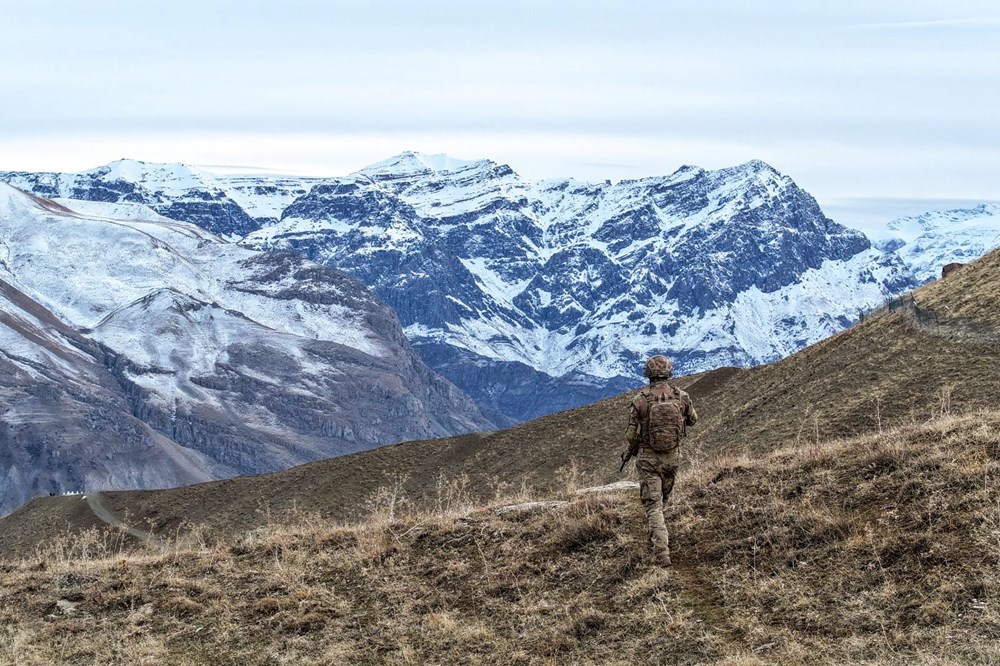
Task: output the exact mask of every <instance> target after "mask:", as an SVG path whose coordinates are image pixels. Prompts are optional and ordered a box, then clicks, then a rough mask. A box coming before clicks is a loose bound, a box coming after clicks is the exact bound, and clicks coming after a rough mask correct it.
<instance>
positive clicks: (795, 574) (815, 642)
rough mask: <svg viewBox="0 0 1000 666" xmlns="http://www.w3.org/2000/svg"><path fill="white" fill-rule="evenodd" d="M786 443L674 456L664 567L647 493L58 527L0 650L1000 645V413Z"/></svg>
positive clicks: (24, 585)
mask: <svg viewBox="0 0 1000 666" xmlns="http://www.w3.org/2000/svg"><path fill="white" fill-rule="evenodd" d="M793 444H794V443H790V446H789V447H788V448H780V449H778V450H776V451H774V452H772V453H767V454H759V455H742V456H728V457H717V458H713V459H704V460H702V461H700V462H698V463H697V464H694V465H692V466H691V467H690V468H689V469H688V470H687V471H686V473H685V474H684V475H683V477H682V479H681V481H680V484H679V488H678V491H677V494H676V496H675V498H674V501H673V504H672V517H671V523H672V526H673V543H674V545H675V558H674V559H675V567H674V568H673V569H671V570H668V571H664V570H661V569H658V568H656V567H655V566H653V565H652V563H651V560H650V557H649V555H648V554H647V553H646V551H645V544H644V533H643V524H642V511H641V508H640V506H639V503H638V498H637V497H636V496H635V495H636V493H614V494H604V495H586V496H572V495H570V494H567V495H565V496H566V497H571V496H572V500H571V501H570V502H569V503H567V504H564V505H562V506H559V507H555V508H547V509H542V510H537V511H521V512H512V513H507V514H503V515H498V514H496V513H494V512H493V511H490V510H477V511H472V512H470V511H469V509H470V507H471V506H473V505H474V504H475V502H474V501H473V500H472V499H471V496H470V495H469V494H468V492H467V491H466V489H463V482H462V481H461V480H460V481H457V482H450V481H446V480H442V483H441V490H440V496H439V497H440V500H439V501H440V505H439V507H438V509H436V510H433V511H427V510H420V509H417V508H416V507H415V506H414V505H413V504H411V503H409V502H408V501H407V500H406V498H405V496H404V494H403V491H402V487H403V486H404V485H405V480H403V479H397V482H396V484H395V485H394V486H393V485H391V484H390V485H389V486H387V487H388V488H390V489H391V488H395V490H394V491H391V492H390V491H386V492H383V493H381V494H377V495H375V496H373V497H372V506H371V510H372V514H371V517H370V518H369V519H368V520H366V521H364V522H362V523H358V524H354V525H332V524H330V523H329V522H328V521H327V520H325V519H322V518H321V517H318V516H316V515H315V514H308V513H300V514H299V515H298V516H297V518H296V519H295V520H294V521H290V522H287V523H283V524H277V523H275V524H271V525H269V526H267V527H265V528H261V529H256V530H254V531H252V532H249V533H246V534H243V535H241V536H239V537H238V538H232V539H228V540H226V541H224V542H220V543H217V544H209V543H207V542H200V543H198V542H194V541H189V542H187V543H184V544H178V545H177V546H176V547H175V548H174V549H173V550H172V551H170V552H168V553H153V552H148V551H145V550H142V549H137V550H131V551H125V552H121V551H120V550H119V548H120V547H121V545H122V544H120V543H116V542H106V541H101V540H100V539H99V538H97V536H96V535H95V534H89V533H88V535H85V536H83V537H73V538H71V539H68V541H67V540H65V539H64V540H62V541H61V542H59V543H55V544H52V546H51V547H50V548H49V549H47V550H46V551H44V552H39V553H36V554H35V555H34V556H32V557H28V558H24V559H22V560H18V561H8V562H5V563H3V564H0V580H2V587H0V636H2V638H3V640H2V641H0V662H2V663H18V664H50V663H70V664H94V663H100V664H141V663H156V664H190V663H211V664H329V663H359V664H368V663H371V664H376V663H403V664H408V663H412V664H425V663H438V664H451V663H490V664H564V663H573V664H625V663H629V664H631V663H634V662H635V660H636V659H642V660H644V661H647V662H650V663H666V662H671V663H722V664H733V665H748V664H772V663H781V664H817V663H819V664H824V663H828V664H839V663H898V664H909V663H925V664H950V663H983V664H986V663H997V662H998V661H1000V601H997V599H1000V596H998V593H1000V588H998V574H997V571H998V569H997V565H998V558H1000V494H998V493H997V490H996V482H995V479H996V478H998V475H1000V413H997V412H984V413H981V414H975V415H965V416H958V417H956V416H952V417H941V418H936V419H934V420H932V421H929V422H923V423H918V424H914V425H910V426H906V427H903V428H899V429H890V428H885V429H883V432H882V434H878V433H874V434H871V435H866V436H862V437H856V438H852V439H835V440H820V441H819V442H815V441H812V442H800V443H799V444H798V445H797V446H795V445H793ZM563 476H564V480H567V483H566V484H565V485H566V486H567V488H566V490H567V491H569V490H570V489H571V486H573V485H574V483H573V482H572V479H573V478H574V472H573V470H572V469H571V468H568V469H567V471H566V473H565V474H564V475H563ZM524 499H525V496H524V495H523V494H521V493H518V494H516V496H514V497H512V498H511V499H510V501H511V502H519V501H522V500H524ZM496 501H501V498H497V500H496ZM60 600H65V601H68V602H71V604H76V607H75V611H73V612H70V613H69V614H67V613H65V612H64V611H62V610H60V609H59V608H58V607H57V602H59V601H60Z"/></svg>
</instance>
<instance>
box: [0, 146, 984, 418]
mask: <svg viewBox="0 0 1000 666" xmlns="http://www.w3.org/2000/svg"><path fill="white" fill-rule="evenodd" d="M140 164H143V163H140ZM137 168H138V167H135V166H134V165H129V166H128V168H127V169H126V168H125V165H119V169H120V170H121V171H123V172H124V171H127V170H128V169H132V170H135V169H137ZM142 169H145V172H146V173H154V172H156V167H155V165H148V164H147V165H145V166H143V167H142ZM171 169H174V170H176V167H174V166H171V167H170V168H169V169H167V171H169V170H171ZM85 173H91V176H86V177H84V176H83V175H81V174H77V175H72V174H62V175H60V174H34V175H32V174H23V173H21V174H17V173H6V174H0V180H10V181H14V182H20V183H22V184H23V185H25V186H28V187H32V186H33V187H35V188H36V189H39V190H41V191H42V193H52V192H57V191H58V192H68V193H73V194H74V195H80V194H83V195H87V194H88V193H89V195H90V196H92V197H93V198H102V197H103V198H114V197H115V196H117V197H118V198H119V199H136V200H143V201H146V202H147V203H146V205H152V206H153V207H154V208H155V209H156V210H158V211H159V212H160V213H161V214H165V215H173V216H178V217H181V218H183V219H186V220H188V221H191V222H194V223H196V224H201V225H203V226H207V228H210V229H214V230H215V231H217V232H219V233H222V234H224V235H226V236H227V238H230V239H234V240H240V241H241V242H242V243H243V244H244V245H247V246H250V247H255V248H260V249H282V250H288V251H293V252H296V253H299V254H301V255H303V256H305V257H307V258H309V259H311V260H314V261H318V262H319V263H325V264H330V265H333V266H336V267H338V268H341V269H344V270H346V271H348V272H349V273H351V274H353V275H354V276H355V277H358V278H359V279H361V281H362V282H364V283H365V284H366V285H367V286H369V287H370V288H372V289H373V290H374V291H375V292H376V293H377V294H378V295H379V296H380V297H381V298H382V299H383V300H384V301H386V302H387V303H388V304H389V305H390V306H391V307H392V308H393V309H394V310H395V311H396V313H397V315H398V316H399V318H400V319H401V321H402V323H403V325H404V330H405V333H406V335H407V337H408V339H409V340H410V342H411V343H412V344H413V346H414V349H415V350H416V351H417V353H418V354H420V355H421V357H422V358H423V359H424V361H425V362H427V363H428V364H430V365H431V366H432V367H433V368H434V369H436V370H437V371H439V372H441V373H442V374H444V376H446V377H447V378H448V379H449V380H451V381H453V382H454V383H456V385H458V386H459V387H460V388H462V389H463V390H464V391H466V392H467V393H468V394H469V395H471V396H473V398H474V399H475V400H476V401H477V403H478V404H479V405H480V406H481V407H482V408H483V409H485V410H487V411H488V412H489V413H490V414H491V415H492V416H491V419H492V420H493V422H494V423H497V424H501V425H502V424H510V423H514V422H518V421H523V420H526V419H530V418H533V417H535V416H538V415H540V414H542V413H544V410H545V407H544V406H543V404H542V402H543V401H540V400H538V399H537V398H536V397H535V396H537V395H552V394H555V395H557V396H558V397H557V398H555V399H553V400H551V401H550V403H551V404H555V405H559V406H573V405H578V404H583V403H586V402H589V401H591V400H593V399H597V398H599V397H602V396H606V395H611V394H614V393H615V392H618V391H620V390H623V389H624V388H626V387H627V386H630V385H634V379H633V378H634V376H635V369H636V368H637V367H638V366H640V365H641V363H642V360H643V358H644V357H646V356H648V355H649V354H652V353H660V352H669V353H670V354H672V355H673V356H674V357H676V358H677V364H678V368H679V369H680V370H682V371H685V372H697V371H701V370H707V369H710V368H712V367H717V366H720V365H741V366H752V365H755V364H759V363H764V362H769V361H773V360H775V359H777V358H781V357H783V356H785V355H787V354H789V353H791V352H793V351H795V350H796V349H800V348H802V347H803V346H804V345H807V344H809V343H811V342H815V341H816V340H819V339H822V338H823V337H826V336H828V335H830V334H832V333H834V332H836V331H838V330H841V329H843V328H844V327H845V326H847V325H849V324H850V323H851V322H853V321H855V320H856V319H857V318H858V317H859V315H860V314H861V313H862V312H866V311H868V310H870V309H872V308H874V307H877V306H878V305H880V304H882V303H884V302H885V301H886V300H888V299H890V298H892V297H894V296H897V295H899V294H900V293H903V292H905V291H906V290H908V289H910V288H912V287H914V286H916V285H917V284H920V283H921V282H923V281H926V279H927V278H928V277H929V276H930V275H931V274H932V273H934V272H935V271H937V270H939V269H940V266H937V264H938V263H939V262H940V261H941V260H943V259H945V258H948V257H951V256H954V253H952V254H950V255H949V254H947V252H949V251H950V250H949V249H948V248H949V247H951V246H950V245H949V243H950V241H949V240H948V238H947V234H946V233H945V232H942V233H941V234H939V238H938V245H937V246H936V247H937V248H938V249H935V248H934V247H930V246H929V244H927V243H910V244H909V245H908V246H907V245H906V244H905V243H903V242H902V241H899V243H900V244H897V245H896V246H895V247H891V246H886V245H885V244H882V243H880V244H879V246H878V247H876V246H873V245H872V244H871V242H870V241H869V240H868V239H867V238H866V237H865V236H864V235H863V234H861V233H860V232H857V231H855V230H850V229H847V228H846V227H843V226H840V225H837V224H836V223H835V222H833V221H832V220H830V219H829V218H827V217H826V216H825V215H824V214H823V212H822V210H821V209H820V208H819V206H818V204H817V203H816V201H815V199H814V198H813V197H812V196H811V195H809V194H808V193H807V192H805V191H803V190H801V189H800V188H798V186H797V185H795V183H794V181H793V180H792V179H791V178H789V177H788V176H785V175H783V174H781V173H780V172H779V171H777V170H776V169H774V168H773V167H772V166H770V165H768V164H766V163H764V162H762V161H760V160H750V161H748V162H745V163H743V164H741V165H736V166H733V167H729V168H725V169H719V170H716V171H707V170H705V169H702V168H700V167H695V166H691V165H685V166H682V167H681V168H679V169H677V170H676V171H675V172H674V173H672V174H670V175H668V176H651V177H647V178H641V179H631V180H623V181H619V182H617V183H614V184H611V183H609V182H608V183H585V182H581V181H576V180H573V179H549V180H546V181H539V182H532V181H527V180H525V179H522V178H521V177H520V176H519V175H518V174H517V173H516V172H514V170H513V169H511V168H510V167H509V166H507V165H503V164H499V163H497V162H493V161H491V160H488V159H482V160H471V161H467V160H454V159H452V158H448V157H447V156H440V155H425V154H421V153H415V152H412V151H409V152H406V153H402V154H400V155H397V156H395V157H391V158H389V159H387V160H383V161H382V162H379V163H376V164H374V165H370V166H369V167H365V168H362V169H360V170H358V171H357V172H355V173H353V174H350V175H348V176H342V177H335V178H312V179H310V178H285V177H282V178H275V177H260V176H247V175H240V176H216V175H209V174H204V177H205V178H209V179H210V181H211V185H210V186H209V187H207V188H206V189H197V188H195V189H190V190H184V193H183V195H178V197H179V198H171V197H168V196H166V195H165V194H164V192H166V191H169V190H170V188H169V187H159V188H158V187H153V188H151V189H150V188H146V189H143V188H142V187H138V186H136V185H135V184H133V183H129V182H127V181H120V182H119V181H112V182H105V181H104V180H102V178H104V177H105V176H103V175H101V174H102V173H103V172H101V169H97V170H92V171H91V172H85ZM95 174H96V175H95ZM88 178H89V179H90V180H88ZM144 178H145V180H144V182H146V183H147V184H148V183H151V182H153V180H155V179H153V180H150V178H148V177H145V176H144ZM181 184H184V183H181ZM178 187H179V186H178ZM180 189H181V190H183V188H180ZM115 193H117V194H115ZM234 207H235V208H234ZM236 209H239V212H237V211H236ZM208 218H211V219H208ZM974 235H975V234H974ZM973 245H974V246H975V247H974V248H973V247H972V246H973ZM987 245H989V243H988V242H986V241H984V240H983V239H982V236H981V235H979V236H976V238H974V239H972V240H970V242H969V244H968V248H967V252H965V255H968V256H971V255H972V254H974V252H975V250H976V249H981V250H983V251H985V250H986V249H989V248H988V247H986V246H987ZM980 254H981V252H980ZM946 255H947V256H946ZM965 255H963V256H965ZM977 256H978V255H977ZM496 376H501V377H505V378H507V380H508V381H507V382H506V383H507V386H500V385H498V384H497V382H495V381H492V379H491V378H493V377H496ZM517 387H520V388H517ZM540 410H541V411H540Z"/></svg>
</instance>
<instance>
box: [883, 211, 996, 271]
mask: <svg viewBox="0 0 1000 666" xmlns="http://www.w3.org/2000/svg"><path fill="white" fill-rule="evenodd" d="M884 235H887V236H889V239H888V240H886V241H883V242H882V243H880V245H881V246H882V247H883V248H885V249H887V250H894V251H895V252H896V253H897V254H898V255H899V257H900V258H901V259H902V260H903V262H905V263H906V264H907V266H909V267H910V268H911V270H912V271H913V273H914V275H915V276H916V278H917V279H918V280H919V281H920V282H927V281H929V280H933V279H934V278H937V277H938V276H940V275H941V269H942V268H943V267H944V266H946V265H948V264H950V263H954V262H959V263H967V262H969V261H973V260H975V259H978V258H979V257H981V256H983V255H984V254H986V253H987V252H989V251H990V250H993V249H995V248H997V247H1000V205H998V204H980V205H979V206H976V207H975V208H966V209H958V210H946V211H930V212H927V213H923V214H922V215H916V216H912V217H902V218H899V219H896V220H893V221H892V222H890V223H889V225H888V232H887V233H886V234H884Z"/></svg>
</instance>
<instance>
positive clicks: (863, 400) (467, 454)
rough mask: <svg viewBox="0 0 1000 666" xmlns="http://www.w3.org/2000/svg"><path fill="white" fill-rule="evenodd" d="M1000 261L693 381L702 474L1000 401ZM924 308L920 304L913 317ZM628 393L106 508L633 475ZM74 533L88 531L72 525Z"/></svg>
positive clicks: (175, 519)
mask: <svg viewBox="0 0 1000 666" xmlns="http://www.w3.org/2000/svg"><path fill="white" fill-rule="evenodd" d="M996 293H1000V252H994V253H992V254H990V255H988V256H987V257H985V258H984V259H982V260H980V261H979V262H975V263H973V264H971V265H969V266H967V267H966V268H964V269H963V270H962V271H960V272H959V273H957V274H955V275H953V276H951V277H949V278H948V279H946V280H943V281H941V282H938V283H934V284H932V285H929V286H927V287H924V288H922V289H920V290H918V291H917V292H915V294H914V295H913V300H912V301H911V300H909V299H904V300H903V301H901V302H900V306H899V307H898V308H895V309H894V310H892V311H890V310H889V309H886V310H885V311H883V312H880V313H878V314H877V315H875V316H872V317H870V318H868V319H867V320H866V321H864V322H863V323H861V324H858V325H857V326H855V327H853V328H851V329H849V330H847V331H844V332H842V333H840V334H838V335H835V336H833V337H831V338H829V339H827V340H825V341H823V342H820V343H818V344H816V345H813V346H811V347H809V348H807V349H805V350H803V351H801V352H799V353H797V354H795V355H793V356H791V357H789V358H787V359H784V360H782V361H780V362H777V363H774V364H771V365H767V366H761V367H758V368H754V369H751V370H737V369H730V368H724V369H720V370H716V371H714V372H710V373H706V374H703V375H698V376H692V377H687V378H682V379H680V380H679V381H678V383H679V385H681V386H683V387H685V388H686V389H687V390H688V391H689V392H690V393H691V395H692V398H693V399H694V401H695V404H696V405H697V408H698V411H699V414H700V415H701V421H700V422H699V424H698V426H697V428H695V429H694V430H693V431H692V436H691V437H690V438H689V439H688V440H687V442H686V447H685V449H686V451H687V455H688V459H689V461H690V462H694V463H697V462H699V461H702V460H706V459H715V458H718V457H720V456H726V455H734V454H745V453H752V454H754V455H764V454H765V453H766V452H768V451H771V450H773V449H775V448H777V447H779V446H782V445H785V444H788V443H800V444H801V443H817V442H820V441H824V440H827V439H829V438H832V437H841V436H849V435H855V434H859V433H873V432H878V431H879V430H883V431H884V430H886V429H888V428H890V427H893V426H899V425H905V424H914V423H920V422H924V421H926V420H927V419H928V418H929V417H931V416H934V415H942V414H948V413H959V412H973V411H976V410H979V409H990V408H996V407H997V406H998V405H1000V381H998V369H1000V344H995V343H994V341H993V338H992V337H991V336H995V335H997V334H1000V326H998V324H997V321H996V319H997V315H996V308H995V305H994V302H993V300H992V298H993V294H996ZM913 303H915V304H916V305H913ZM628 400H629V397H628V396H626V395H623V396H618V397H615V398H611V399H608V400H604V401H602V402H598V403H595V404H593V405H590V406H587V407H583V408H580V409H576V410H571V411H568V412H562V413H559V414H555V415H552V416H549V417H546V418H543V419H539V420H537V421H533V422H530V423H526V424H523V425H521V426H518V427H515V428H511V429H509V430H504V431H500V432H497V433H492V434H488V435H482V436H480V435H468V436H462V437H456V438H450V439H443V440H430V441H420V442H408V443H404V444H398V445H394V446H389V447H384V448H381V449H376V450H373V451H368V452H364V453H360V454H356V455H352V456H347V457H342V458H335V459H331V460H326V461H321V462H318V463H311V464H308V465H303V466H301V467H297V468H294V469H291V470H288V471H285V472H280V473H277V474H270V475H264V476H258V477H242V478H237V479H232V480H228V481H222V482H213V483H207V484H200V485H195V486H188V487H184V488H177V489H172V490H163V491H143V492H115V493H107V494H105V495H104V502H105V504H106V505H107V506H108V507H109V508H110V509H111V510H112V511H113V512H115V513H117V514H118V515H119V516H127V517H128V518H129V520H130V521H131V522H132V523H134V524H148V525H153V526H154V529H155V530H157V531H159V532H161V533H162V532H172V531H174V530H177V529H179V528H181V527H182V526H183V525H184V524H197V525H200V526H204V527H207V528H210V529H212V530H216V531H219V532H223V533H239V532H243V531H245V530H247V529H251V528H253V527H255V526H259V525H264V524H266V523H267V522H268V521H269V520H271V521H274V520H280V516H281V515H282V514H283V513H285V512H287V511H289V510H291V509H292V508H298V509H301V510H307V511H314V512H316V513H318V514H319V515H322V516H324V517H325V518H328V519H338V520H346V519H352V518H358V517H360V516H362V515H363V514H365V513H366V512H367V511H368V510H369V509H370V504H371V500H372V499H373V498H376V497H377V496H378V494H379V492H380V489H382V492H383V493H384V491H385V489H387V488H394V487H396V486H398V490H399V491H401V492H402V493H403V494H404V495H405V496H406V497H407V498H409V500H410V501H413V502H417V503H420V504H423V505H434V504H435V503H438V502H439V500H440V498H441V497H442V496H443V495H445V494H447V493H448V492H449V489H450V488H454V487H455V486H456V484H458V485H464V486H465V488H466V491H467V492H468V493H469V494H470V496H473V497H475V498H477V499H478V500H481V501H488V500H489V499H490V498H492V497H493V496H494V495H496V494H497V493H498V492H499V493H500V494H503V493H504V492H505V491H509V490H510V489H511V488H514V489H517V488H521V487H522V486H526V487H530V488H537V489H539V490H540V491H542V490H551V489H554V488H557V487H559V486H560V485H562V484H564V483H566V482H567V481H570V480H571V479H570V477H577V480H578V481H579V480H585V481H587V482H595V483H597V482H604V481H608V480H613V479H615V478H619V477H618V475H617V452H618V451H619V450H620V448H621V444H620V441H621V435H622V431H623V429H624V426H625V419H626V414H627V405H628ZM49 504H50V500H49V499H47V498H41V499H38V500H35V501H34V502H31V503H29V504H28V505H26V506H25V507H23V508H22V509H21V510H20V511H18V512H16V513H15V514H12V515H11V516H8V517H6V518H4V519H3V520H0V552H9V551H12V550H20V551H23V550H25V549H30V548H33V547H34V546H35V545H36V544H37V543H38V541H39V540H40V539H41V540H46V539H48V538H50V537H51V533H49V532H45V531H39V529H38V521H37V520H36V519H35V517H34V516H35V515H36V512H38V511H44V512H46V514H47V515H48V520H50V521H53V520H54V521H56V522H58V519H56V518H54V517H53V514H54V513H58V512H57V511H55V510H54V509H53V508H52V507H50V506H49ZM66 522H67V523H70V524H73V523H74V520H73V519H72V518H71V517H70V516H67V521H66Z"/></svg>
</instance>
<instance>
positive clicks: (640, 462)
mask: <svg viewBox="0 0 1000 666" xmlns="http://www.w3.org/2000/svg"><path fill="white" fill-rule="evenodd" d="M679 462H680V461H679V459H678V455H677V452H676V451H675V452H672V453H655V452H653V451H643V452H641V453H640V454H639V457H638V458H636V461H635V470H636V472H638V473H639V497H640V499H642V507H643V509H645V511H646V536H647V538H648V540H649V545H650V546H651V547H652V548H653V553H654V554H655V555H656V556H657V557H658V558H659V557H665V556H668V555H669V554H670V535H669V534H668V533H667V521H666V519H665V518H664V512H665V511H666V504H667V499H669V498H670V492H671V491H672V490H673V489H674V479H675V478H676V477H677V465H678V464H679Z"/></svg>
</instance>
